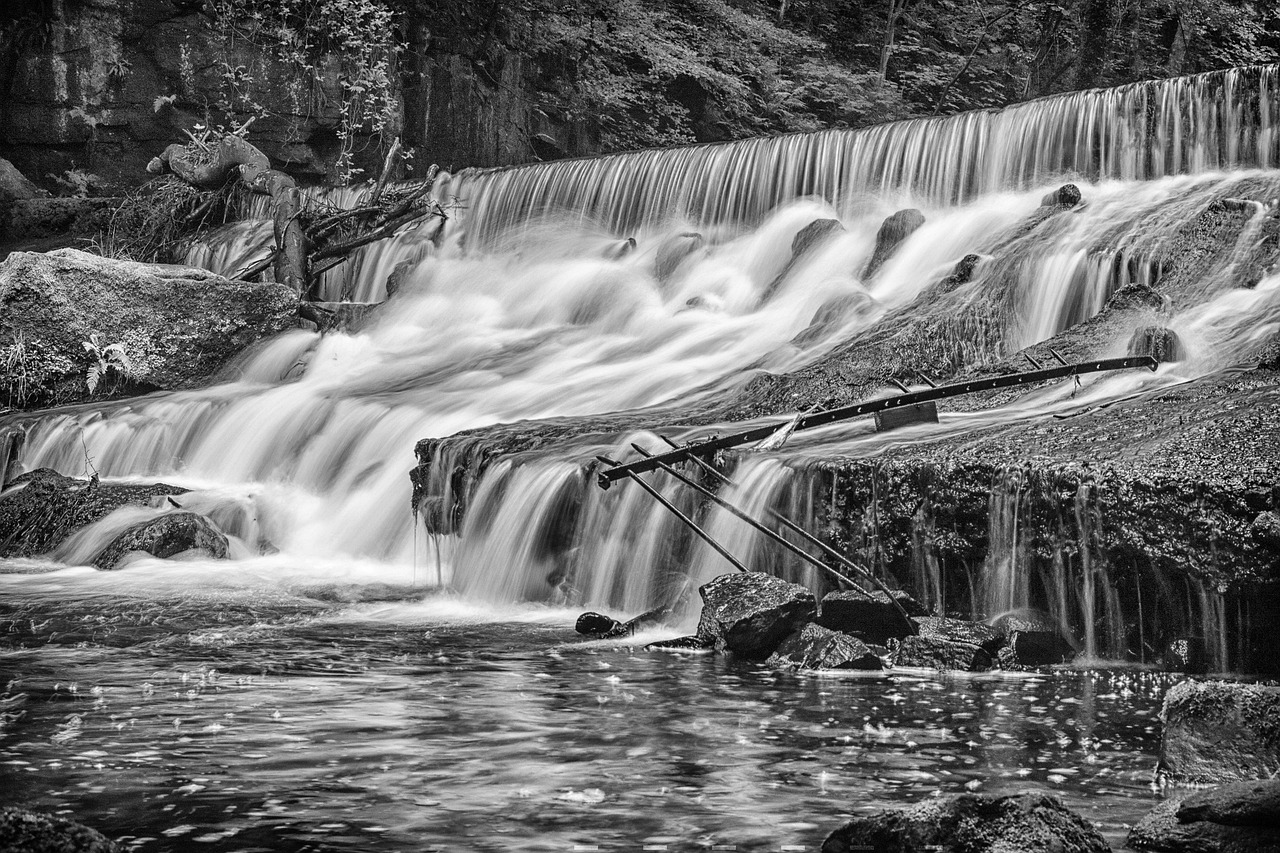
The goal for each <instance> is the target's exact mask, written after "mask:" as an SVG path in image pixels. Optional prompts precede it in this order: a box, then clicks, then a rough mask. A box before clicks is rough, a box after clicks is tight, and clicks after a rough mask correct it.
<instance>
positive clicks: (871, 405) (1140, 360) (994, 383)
mask: <svg viewBox="0 0 1280 853" xmlns="http://www.w3.org/2000/svg"><path fill="white" fill-rule="evenodd" d="M1134 367H1145V368H1148V369H1149V370H1155V369H1156V368H1157V367H1159V362H1157V361H1156V360H1155V359H1154V358H1152V357H1151V356H1149V355H1138V356H1128V357H1125V358H1104V359H1099V360H1098V361H1086V362H1081V363H1079V364H1068V365H1061V366H1058V367H1047V368H1045V369H1044V370H1031V371H1026V372H1024V373H1010V374H1006V375H1004V376H990V377H986V378H984V379H973V380H969V381H967V382H956V383H953V384H951V385H940V386H938V387H937V388H926V389H924V390H921V391H912V392H911V393H909V394H899V395H897V396H895V397H883V398H881V399H879V400H869V401H867V402H864V403H855V404H854V405H851V406H842V407H840V408H838V409H828V410H827V411H825V412H815V413H814V414H811V415H802V416H801V417H800V418H799V420H798V422H797V423H796V426H795V431H797V432H799V431H800V430H802V429H813V428H814V427H820V426H826V425H827V424H830V423H835V422H836V421H843V420H848V419H849V418H856V417H859V416H861V415H870V414H874V413H876V412H883V411H885V410H886V409H893V408H897V407H899V406H910V405H913V404H915V403H924V402H928V401H930V400H942V399H945V398H947V397H956V396H959V395H961V394H973V393H975V392H978V391H992V390H995V389H997V388H1010V387H1012V386H1014V385H1023V384H1027V383H1032V382H1044V381H1047V380H1050V379H1062V378H1065V377H1067V376H1082V375H1084V374H1087V373H1102V372H1105V371H1109V370H1128V369H1130V368H1134ZM787 423H789V421H782V422H780V423H774V424H768V425H765V426H759V427H754V428H752V429H749V430H745V431H743V432H738V433H733V434H731V435H724V436H719V437H717V438H713V439H709V440H707V441H703V442H700V443H698V444H691V445H686V446H685V447H682V448H680V449H679V450H673V451H671V452H669V453H661V454H658V455H656V456H652V457H650V458H648V459H639V460H637V461H635V462H628V463H626V464H625V465H617V466H616V467H613V468H604V469H602V470H601V471H600V473H599V475H598V476H597V478H596V481H597V483H599V485H600V488H602V489H607V488H609V486H610V485H611V484H612V483H613V482H614V481H615V480H620V479H622V478H623V477H630V476H632V475H634V474H642V473H644V472H646V471H653V470H656V469H657V468H658V466H659V463H673V462H681V461H683V460H685V459H687V458H689V457H691V456H695V455H698V454H708V453H714V452H715V451H717V450H723V449H725V448H727V447H737V446H738V445H740V444H747V443H749V442H753V441H760V440H762V439H765V438H768V437H769V436H771V435H773V434H774V433H775V432H777V431H778V430H779V429H781V428H782V427H784V426H786V425H787ZM611 464H612V463H611Z"/></svg>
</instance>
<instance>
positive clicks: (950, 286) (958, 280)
mask: <svg viewBox="0 0 1280 853" xmlns="http://www.w3.org/2000/svg"><path fill="white" fill-rule="evenodd" d="M980 263H982V255H973V254H970V255H965V256H964V257H963V258H961V259H960V260H959V261H957V262H956V265H955V269H953V270H952V271H951V275H949V276H947V277H946V278H944V279H943V280H942V281H940V282H938V284H937V287H936V288H935V289H934V292H935V293H936V294H937V295H939V296H940V295H942V294H944V293H950V292H951V291H953V290H955V289H956V288H957V287H959V286H960V285H962V284H968V283H969V282H971V281H973V273H974V270H976V269H977V268H978V264H980Z"/></svg>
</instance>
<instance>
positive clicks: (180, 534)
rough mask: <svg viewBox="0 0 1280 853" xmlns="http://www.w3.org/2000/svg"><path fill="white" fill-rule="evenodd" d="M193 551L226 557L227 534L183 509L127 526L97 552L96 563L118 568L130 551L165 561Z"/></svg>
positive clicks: (220, 557)
mask: <svg viewBox="0 0 1280 853" xmlns="http://www.w3.org/2000/svg"><path fill="white" fill-rule="evenodd" d="M194 550H198V551H204V552H205V553H207V554H208V555H209V556H211V557H216V558H218V559H225V558H226V556H227V537H226V536H225V535H224V534H223V533H222V531H220V530H218V528H216V527H214V526H213V524H212V523H210V522H209V520H208V519H206V518H205V517H204V516H202V515H198V514H197V513H194V512H187V511H185V510H180V511H178V512H168V513H165V514H164V515H161V516H158V517H157V518H153V519H151V520H150V521H144V522H142V523H141V524H135V525H134V526H132V527H130V528H128V529H127V530H125V531H124V532H123V533H121V534H120V535H119V536H117V537H116V538H115V540H114V541H112V543H111V544H110V545H108V546H107V547H106V548H103V549H102V550H101V551H100V552H98V556H96V557H94V558H93V564H94V565H95V566H97V567H98V568H100V569H107V570H110V569H115V568H118V567H119V566H120V565H121V563H122V562H124V559H125V557H127V556H128V555H129V554H133V553H136V552H139V551H142V552H145V553H147V554H150V555H151V556H153V557H159V558H160V559H162V560H163V559H166V558H168V557H172V556H173V555H175V554H180V553H182V552H184V551H194Z"/></svg>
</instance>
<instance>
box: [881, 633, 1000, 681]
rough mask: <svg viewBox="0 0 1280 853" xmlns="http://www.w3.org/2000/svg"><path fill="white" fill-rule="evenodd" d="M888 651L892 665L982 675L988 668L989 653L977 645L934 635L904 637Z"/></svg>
mask: <svg viewBox="0 0 1280 853" xmlns="http://www.w3.org/2000/svg"><path fill="white" fill-rule="evenodd" d="M891 649H892V651H893V665H894V666H912V667H923V668H926V669H944V670H946V669H954V670H960V671H963V672H985V671H986V670H988V669H991V653H990V652H988V651H987V650H986V649H984V648H982V646H980V645H978V644H977V643H966V642H963V641H960V640H950V639H947V638H945V637H936V636H935V637H907V638H905V639H902V640H898V641H896V642H895V643H894V644H893V645H892V646H891Z"/></svg>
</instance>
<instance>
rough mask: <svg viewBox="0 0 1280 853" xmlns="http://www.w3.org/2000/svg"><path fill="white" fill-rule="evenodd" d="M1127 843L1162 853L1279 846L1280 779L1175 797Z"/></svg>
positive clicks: (1245, 852)
mask: <svg viewBox="0 0 1280 853" xmlns="http://www.w3.org/2000/svg"><path fill="white" fill-rule="evenodd" d="M1126 845H1127V846H1128V847H1130V848H1132V849H1134V850H1154V851H1161V853H1264V851H1265V853H1275V851H1277V850H1280V781H1277V780H1269V781H1266V782H1236V783H1233V784H1230V785H1222V786H1220V787H1217V788H1211V789H1209V790H1207V791H1198V792H1195V793H1188V794H1182V795H1180V796H1174V797H1172V798H1170V799H1168V800H1166V801H1164V802H1163V803H1161V804H1160V805H1158V806H1156V808H1155V809H1154V810H1153V811H1152V812H1151V813H1150V814H1148V815H1147V816H1146V817H1145V818H1143V819H1142V821H1141V822H1140V823H1139V824H1138V825H1137V826H1135V827H1134V828H1133V829H1132V830H1130V831H1129V837H1128V838H1127V839H1126Z"/></svg>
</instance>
